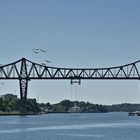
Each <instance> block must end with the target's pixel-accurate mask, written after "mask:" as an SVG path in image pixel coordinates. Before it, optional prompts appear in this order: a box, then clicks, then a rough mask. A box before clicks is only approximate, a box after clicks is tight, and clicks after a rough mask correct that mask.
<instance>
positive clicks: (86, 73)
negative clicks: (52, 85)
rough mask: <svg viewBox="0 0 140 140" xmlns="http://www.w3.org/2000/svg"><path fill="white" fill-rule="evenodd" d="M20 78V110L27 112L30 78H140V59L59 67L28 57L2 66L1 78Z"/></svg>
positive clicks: (78, 79) (0, 67) (79, 79)
mask: <svg viewBox="0 0 140 140" xmlns="http://www.w3.org/2000/svg"><path fill="white" fill-rule="evenodd" d="M3 79H5V80H19V86H20V99H21V104H20V108H21V109H20V112H21V113H22V114H24V113H25V112H26V108H25V105H26V99H27V90H28V82H29V81H30V80H53V79H55V80H66V79H67V80H71V84H72V83H74V82H75V81H73V80H77V81H78V83H79V84H80V81H81V80H83V79H84V80H140V60H139V61H136V62H133V63H130V64H126V65H122V66H115V67H109V68H58V67H50V66H47V65H44V64H38V63H34V62H32V61H30V60H27V59H26V58H22V59H20V60H18V61H16V62H13V63H10V64H6V65H1V66H0V80H3Z"/></svg>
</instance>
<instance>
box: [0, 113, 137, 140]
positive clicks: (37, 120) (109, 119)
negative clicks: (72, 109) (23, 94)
mask: <svg viewBox="0 0 140 140" xmlns="http://www.w3.org/2000/svg"><path fill="white" fill-rule="evenodd" d="M139 139H140V116H139V117H138V116H133V117H132V116H128V114H127V113H93V114H92V113H91V114H47V115H39V116H0V140H139Z"/></svg>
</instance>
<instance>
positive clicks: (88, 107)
mask: <svg viewBox="0 0 140 140" xmlns="http://www.w3.org/2000/svg"><path fill="white" fill-rule="evenodd" d="M74 106H78V107H80V109H81V112H83V113H106V112H133V111H140V104H128V103H124V104H117V105H99V104H92V103H89V102H83V101H81V102H79V101H70V100H63V101H61V102H59V103H56V104H50V103H40V104H39V103H37V102H36V99H27V101H26V111H27V112H28V113H30V114H38V113H67V112H69V110H70V108H72V107H74ZM19 110H20V99H19V98H17V96H16V95H13V94H6V95H2V96H1V97H0V115H9V114H11V115H15V114H19Z"/></svg>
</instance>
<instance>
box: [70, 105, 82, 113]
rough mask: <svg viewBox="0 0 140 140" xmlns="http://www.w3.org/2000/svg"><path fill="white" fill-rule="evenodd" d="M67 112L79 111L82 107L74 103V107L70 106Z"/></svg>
mask: <svg viewBox="0 0 140 140" xmlns="http://www.w3.org/2000/svg"><path fill="white" fill-rule="evenodd" d="M68 112H69V113H81V112H82V109H81V108H80V107H79V106H77V105H74V107H71V108H70V109H69V111H68Z"/></svg>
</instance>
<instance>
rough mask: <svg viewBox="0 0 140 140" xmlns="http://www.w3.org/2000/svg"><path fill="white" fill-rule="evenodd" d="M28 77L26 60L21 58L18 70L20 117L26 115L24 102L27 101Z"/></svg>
mask: <svg viewBox="0 0 140 140" xmlns="http://www.w3.org/2000/svg"><path fill="white" fill-rule="evenodd" d="M28 81H29V78H28V75H27V64H26V59H25V58H22V61H21V68H20V77H19V84H20V113H21V115H24V114H26V113H27V112H26V100H27V89H28Z"/></svg>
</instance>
